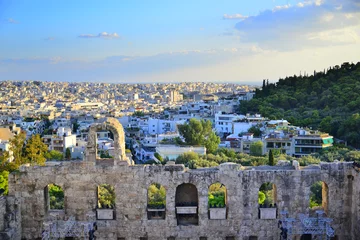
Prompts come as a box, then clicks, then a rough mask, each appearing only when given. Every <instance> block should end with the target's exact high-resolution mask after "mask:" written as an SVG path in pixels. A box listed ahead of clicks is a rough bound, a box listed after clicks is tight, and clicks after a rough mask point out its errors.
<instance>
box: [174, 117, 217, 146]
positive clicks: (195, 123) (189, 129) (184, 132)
mask: <svg viewBox="0 0 360 240" xmlns="http://www.w3.org/2000/svg"><path fill="white" fill-rule="evenodd" d="M178 129H179V133H180V134H181V136H183V137H184V139H185V143H186V144H188V145H192V146H205V147H206V151H207V152H208V153H213V152H215V151H216V149H217V148H218V146H219V144H220V138H219V137H218V136H217V135H216V133H215V132H213V130H212V124H211V122H210V121H209V120H206V121H205V120H200V121H199V120H197V119H195V118H191V119H190V120H189V123H185V124H183V125H179V126H178Z"/></svg>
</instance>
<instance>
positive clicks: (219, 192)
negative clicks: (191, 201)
mask: <svg viewBox="0 0 360 240" xmlns="http://www.w3.org/2000/svg"><path fill="white" fill-rule="evenodd" d="M225 196H226V188H225V186H224V185H222V184H221V183H214V184H212V185H211V186H210V188H209V193H208V204H209V207H210V208H224V207H225V206H226V199H225Z"/></svg>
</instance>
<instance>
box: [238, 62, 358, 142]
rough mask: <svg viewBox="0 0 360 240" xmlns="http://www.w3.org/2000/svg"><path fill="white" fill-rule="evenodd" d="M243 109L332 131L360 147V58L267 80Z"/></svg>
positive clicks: (331, 132) (336, 135)
mask: <svg viewBox="0 0 360 240" xmlns="http://www.w3.org/2000/svg"><path fill="white" fill-rule="evenodd" d="M239 112H240V113H242V114H246V113H260V114H262V115H263V116H265V117H268V118H270V119H286V120H288V121H289V122H290V123H291V124H293V125H297V126H303V127H311V128H312V129H319V130H321V131H324V132H329V133H330V134H332V135H333V136H335V137H336V138H340V139H342V140H346V141H347V142H348V144H349V145H351V146H354V147H357V148H359V147H360V62H359V63H357V64H350V63H343V64H342V65H341V66H338V65H337V66H335V67H330V68H329V69H327V70H326V69H324V71H323V72H314V74H313V75H311V76H293V77H286V78H285V79H280V80H279V81H278V82H277V83H270V84H269V83H268V81H265V80H264V81H263V86H262V89H257V90H256V95H255V97H254V99H253V100H251V101H249V102H246V101H242V102H241V104H240V106H239Z"/></svg>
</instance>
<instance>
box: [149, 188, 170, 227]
mask: <svg viewBox="0 0 360 240" xmlns="http://www.w3.org/2000/svg"><path fill="white" fill-rule="evenodd" d="M147 203H148V204H147V213H148V219H149V220H154V219H158V220H160V219H165V209H166V190H165V188H164V187H163V186H161V185H160V184H158V183H153V184H151V185H150V186H149V188H148V200H147Z"/></svg>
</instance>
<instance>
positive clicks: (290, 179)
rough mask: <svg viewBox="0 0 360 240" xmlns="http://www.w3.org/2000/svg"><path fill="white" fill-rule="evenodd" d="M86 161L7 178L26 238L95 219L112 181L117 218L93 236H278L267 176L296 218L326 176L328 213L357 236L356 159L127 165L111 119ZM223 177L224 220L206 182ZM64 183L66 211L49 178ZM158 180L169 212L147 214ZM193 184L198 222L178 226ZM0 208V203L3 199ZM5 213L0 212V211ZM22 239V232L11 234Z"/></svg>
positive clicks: (344, 232) (280, 203)
mask: <svg viewBox="0 0 360 240" xmlns="http://www.w3.org/2000/svg"><path fill="white" fill-rule="evenodd" d="M104 129H107V130H110V131H112V132H113V134H114V138H115V139H114V144H115V146H116V149H115V152H116V155H115V156H114V159H113V160H110V161H109V160H101V159H96V141H95V140H96V131H97V130H104ZM89 137H90V139H89V144H88V146H87V149H86V153H85V156H86V157H85V161H81V162H63V163H59V164H58V165H52V166H44V167H39V166H36V167H26V166H22V167H21V168H20V172H18V173H13V174H11V175H10V176H9V194H10V196H12V197H13V198H14V199H16V200H17V201H18V203H19V205H20V206H21V211H20V212H21V228H19V229H22V238H23V239H36V238H40V237H41V232H42V230H43V222H44V221H46V220H47V219H54V218H57V219H67V218H69V217H70V216H74V217H75V218H76V219H77V220H88V219H89V216H92V217H90V218H92V220H94V221H95V220H96V219H95V218H94V216H95V212H96V207H97V187H98V186H99V185H100V184H104V183H106V184H111V185H113V186H114V188H115V193H116V203H115V205H116V206H115V211H116V214H115V215H116V219H115V220H97V224H98V230H97V232H96V236H97V239H98V240H102V239H115V240H116V239H123V238H125V239H140V238H142V239H168V238H170V239H173V238H171V237H175V239H199V237H207V239H226V238H227V237H233V238H227V239H239V240H240V239H241V240H249V239H254V238H250V237H258V239H261V240H264V239H265V240H267V239H269V240H270V239H273V240H275V239H279V230H278V220H279V219H273V220H262V219H259V217H258V207H259V205H258V191H259V188H260V186H261V185H262V184H263V183H265V182H272V183H273V184H275V185H276V189H277V193H276V195H277V200H276V204H277V207H278V209H277V210H278V213H279V212H280V211H282V210H287V211H288V212H289V214H290V216H292V217H296V215H297V214H298V213H309V212H310V210H309V199H310V186H311V185H312V184H313V183H315V182H317V181H323V182H325V184H326V186H327V189H328V201H327V213H328V216H329V217H330V218H333V219H334V222H333V223H332V226H333V227H334V228H335V231H336V235H337V236H338V239H341V240H343V239H344V240H348V239H357V238H356V237H357V236H360V235H359V229H358V226H359V224H358V223H359V217H358V212H359V208H360V201H359V199H358V196H359V181H360V176H358V173H357V172H355V171H354V170H353V168H352V165H351V163H350V164H349V163H332V164H326V163H323V164H321V165H320V166H315V167H308V168H305V169H303V170H294V169H292V168H291V167H290V168H289V167H258V168H254V169H246V170H245V169H243V168H241V166H240V165H237V164H222V165H221V166H219V167H217V168H207V169H198V170H187V169H185V168H184V166H183V165H165V166H143V165H135V166H130V165H129V164H130V161H129V160H128V159H127V158H126V155H125V145H124V132H123V129H122V126H121V125H120V124H119V122H118V121H117V120H115V119H112V118H107V119H105V120H104V121H103V122H102V123H99V124H96V125H94V126H92V127H91V129H90V133H89ZM216 182H220V183H222V184H223V185H225V187H226V188H227V219H225V220H210V219H209V215H208V188H209V186H210V185H211V184H213V183H216ZM51 183H53V184H56V185H58V186H61V187H62V188H63V189H64V192H65V209H64V211H60V212H59V211H56V212H54V211H49V209H48V204H47V200H46V197H45V196H46V191H45V189H46V186H47V185H48V184H51ZM152 183H159V184H161V185H163V186H164V187H165V189H166V217H165V219H164V220H148V217H147V189H148V187H149V186H150V185H151V184H152ZM183 183H191V184H193V185H194V186H196V188H197V191H198V226H194V225H192V226H184V225H178V222H177V218H176V210H175V209H176V208H175V202H176V201H175V195H176V188H177V186H179V185H181V184H183ZM0 208H1V204H0ZM0 216H1V215H0ZM14 239H20V238H14Z"/></svg>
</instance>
